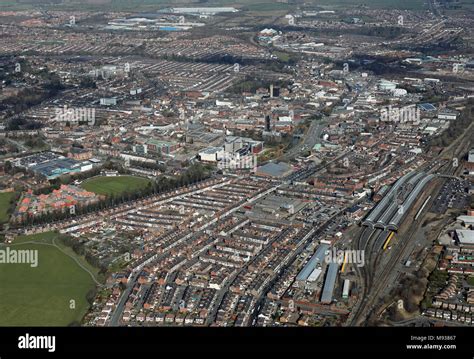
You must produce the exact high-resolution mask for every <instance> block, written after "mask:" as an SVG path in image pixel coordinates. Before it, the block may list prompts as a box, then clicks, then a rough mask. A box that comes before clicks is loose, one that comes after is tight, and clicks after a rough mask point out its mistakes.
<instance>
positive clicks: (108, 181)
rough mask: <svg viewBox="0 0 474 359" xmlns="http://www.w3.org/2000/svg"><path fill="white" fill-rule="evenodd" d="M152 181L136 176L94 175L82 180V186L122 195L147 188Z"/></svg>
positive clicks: (103, 193) (86, 188)
mask: <svg viewBox="0 0 474 359" xmlns="http://www.w3.org/2000/svg"><path fill="white" fill-rule="evenodd" d="M149 183H151V181H150V180H149V179H147V178H142V177H135V176H116V177H113V176H112V177H105V176H101V177H93V178H90V179H88V180H86V181H84V182H82V184H81V187H82V188H84V189H85V190H87V191H90V192H94V193H97V194H101V195H106V196H116V195H121V194H122V193H126V192H133V191H136V190H140V189H142V188H145V187H146V186H147V185H148V184H149Z"/></svg>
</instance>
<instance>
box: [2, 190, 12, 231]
mask: <svg viewBox="0 0 474 359" xmlns="http://www.w3.org/2000/svg"><path fill="white" fill-rule="evenodd" d="M14 196H15V192H4V193H0V223H5V222H8V218H9V216H10V214H9V213H8V209H9V208H10V200H11V199H12V198H13V197H14Z"/></svg>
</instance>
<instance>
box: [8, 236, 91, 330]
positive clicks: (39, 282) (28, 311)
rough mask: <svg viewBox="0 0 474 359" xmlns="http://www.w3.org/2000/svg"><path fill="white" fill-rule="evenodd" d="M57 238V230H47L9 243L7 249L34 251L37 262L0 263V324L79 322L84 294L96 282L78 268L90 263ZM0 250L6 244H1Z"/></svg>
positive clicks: (51, 324) (88, 266)
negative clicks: (34, 265)
mask: <svg viewBox="0 0 474 359" xmlns="http://www.w3.org/2000/svg"><path fill="white" fill-rule="evenodd" d="M58 238H59V234H58V233H55V232H47V233H41V234H36V235H30V236H20V237H18V238H16V239H15V240H14V241H13V243H11V244H10V245H8V246H10V249H16V250H37V251H38V262H37V263H38V265H37V267H32V266H31V265H30V264H27V263H24V264H19V263H15V264H12V263H3V264H0V283H2V284H1V288H2V291H1V292H2V293H1V295H0V326H67V325H69V324H71V323H73V322H76V323H77V322H79V323H80V321H81V319H82V318H83V316H84V315H85V313H86V312H87V310H88V308H89V303H88V301H87V299H86V296H87V293H88V292H89V291H91V290H92V289H94V287H95V282H94V280H93V278H92V277H91V274H90V273H88V272H87V271H86V270H85V269H84V268H82V267H81V265H82V266H83V267H85V268H87V269H89V268H90V265H87V264H86V263H85V261H84V260H83V258H79V257H78V256H77V255H75V254H74V253H73V252H72V251H70V252H68V251H67V248H65V247H64V246H62V245H61V244H60V241H58V240H57V239H58ZM53 241H54V242H53ZM0 250H6V246H5V245H1V246H0ZM63 251H64V252H63ZM76 261H78V262H79V263H80V264H81V265H79V264H78V263H77V262H76ZM93 274H94V275H96V271H95V272H94V273H93Z"/></svg>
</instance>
